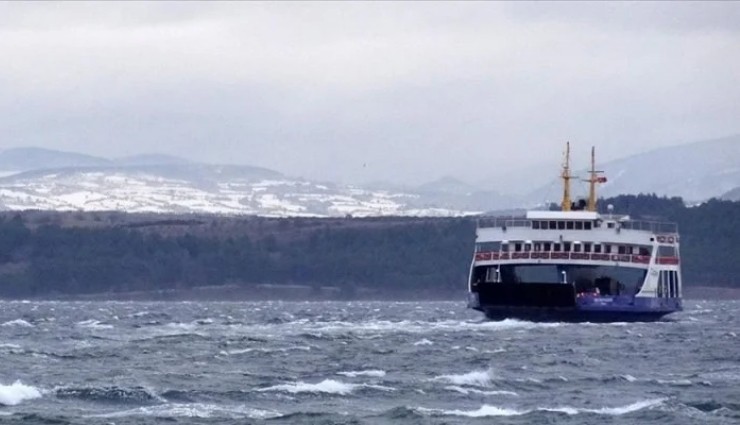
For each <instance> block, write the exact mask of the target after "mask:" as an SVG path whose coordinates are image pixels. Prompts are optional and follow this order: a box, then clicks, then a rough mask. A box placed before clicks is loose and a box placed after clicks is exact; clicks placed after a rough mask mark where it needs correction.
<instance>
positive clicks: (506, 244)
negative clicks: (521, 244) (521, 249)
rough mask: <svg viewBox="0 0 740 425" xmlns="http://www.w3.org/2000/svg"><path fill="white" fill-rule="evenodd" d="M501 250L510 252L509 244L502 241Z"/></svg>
mask: <svg viewBox="0 0 740 425" xmlns="http://www.w3.org/2000/svg"><path fill="white" fill-rule="evenodd" d="M501 252H510V251H509V244H508V243H502V244H501Z"/></svg>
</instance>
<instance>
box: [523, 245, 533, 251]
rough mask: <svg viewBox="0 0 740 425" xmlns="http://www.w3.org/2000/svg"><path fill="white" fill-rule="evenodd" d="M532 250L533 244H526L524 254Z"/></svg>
mask: <svg viewBox="0 0 740 425" xmlns="http://www.w3.org/2000/svg"><path fill="white" fill-rule="evenodd" d="M531 250H532V244H531V243H525V244H524V252H529V251H531Z"/></svg>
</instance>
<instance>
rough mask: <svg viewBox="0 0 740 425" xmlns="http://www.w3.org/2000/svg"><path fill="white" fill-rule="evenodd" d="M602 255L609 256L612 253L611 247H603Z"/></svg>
mask: <svg viewBox="0 0 740 425" xmlns="http://www.w3.org/2000/svg"><path fill="white" fill-rule="evenodd" d="M604 253H605V254H611V253H612V246H611V245H604Z"/></svg>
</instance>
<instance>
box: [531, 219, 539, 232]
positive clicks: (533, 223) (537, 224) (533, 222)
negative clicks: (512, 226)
mask: <svg viewBox="0 0 740 425" xmlns="http://www.w3.org/2000/svg"><path fill="white" fill-rule="evenodd" d="M532 228H533V229H537V230H539V228H540V222H539V221H537V220H532Z"/></svg>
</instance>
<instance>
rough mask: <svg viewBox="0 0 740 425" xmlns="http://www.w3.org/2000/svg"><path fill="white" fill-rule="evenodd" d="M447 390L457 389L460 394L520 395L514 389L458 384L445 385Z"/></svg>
mask: <svg viewBox="0 0 740 425" xmlns="http://www.w3.org/2000/svg"><path fill="white" fill-rule="evenodd" d="M445 389H446V390H450V391H455V392H458V393H460V394H465V395H468V394H481V395H509V396H519V394H517V393H515V392H514V391H505V390H490V391H486V390H479V389H477V388H465V387H461V386H458V385H449V386H446V387H445Z"/></svg>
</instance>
